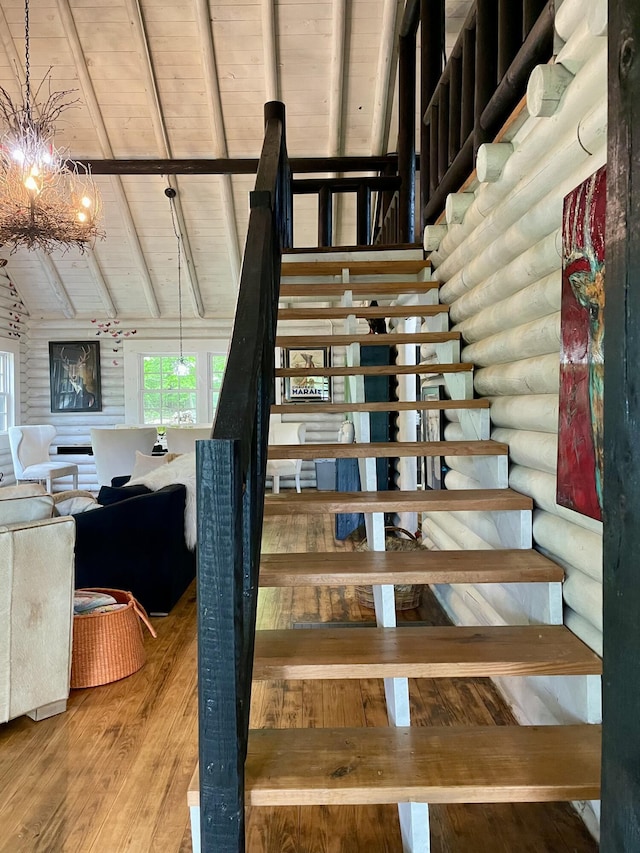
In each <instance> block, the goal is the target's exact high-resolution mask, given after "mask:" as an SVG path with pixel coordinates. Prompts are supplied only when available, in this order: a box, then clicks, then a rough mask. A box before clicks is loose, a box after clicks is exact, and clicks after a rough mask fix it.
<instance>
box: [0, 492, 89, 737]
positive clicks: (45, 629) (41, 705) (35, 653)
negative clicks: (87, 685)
mask: <svg viewBox="0 0 640 853" xmlns="http://www.w3.org/2000/svg"><path fill="white" fill-rule="evenodd" d="M53 506H54V500H53V497H52V496H51V495H48V494H46V492H45V491H44V489H43V488H42V487H41V486H14V487H5V488H0V723H3V722H6V721H7V720H11V719H13V718H15V717H20V716H22V715H23V714H27V715H28V716H29V717H31V718H32V719H34V720H41V719H44V718H46V717H50V716H52V715H53V714H59V713H61V712H62V711H64V710H65V708H66V704H67V699H68V696H69V682H70V672H71V635H72V625H73V587H74V558H73V550H74V543H75V522H74V520H73V519H72V518H70V517H68V516H67V517H58V518H53V517H52V513H53Z"/></svg>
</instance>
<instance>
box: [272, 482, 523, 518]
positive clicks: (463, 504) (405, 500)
mask: <svg viewBox="0 0 640 853" xmlns="http://www.w3.org/2000/svg"><path fill="white" fill-rule="evenodd" d="M531 509H533V501H532V500H531V498H529V497H526V495H521V494H519V493H518V492H515V491H513V490H512V489H460V490H456V491H454V490H447V489H444V490H433V491H411V492H409V491H407V492H402V491H388V492H329V491H327V492H321V491H313V490H311V489H305V490H303V491H302V492H301V493H297V492H293V495H288V494H282V493H281V494H279V495H267V496H266V497H265V501H264V514H265V515H266V516H273V515H289V514H291V515H307V514H311V513H341V512H438V511H443V510H445V511H450V512H456V511H460V510H464V511H473V510H480V511H488V510H494V511H496V510H499V511H504V510H531Z"/></svg>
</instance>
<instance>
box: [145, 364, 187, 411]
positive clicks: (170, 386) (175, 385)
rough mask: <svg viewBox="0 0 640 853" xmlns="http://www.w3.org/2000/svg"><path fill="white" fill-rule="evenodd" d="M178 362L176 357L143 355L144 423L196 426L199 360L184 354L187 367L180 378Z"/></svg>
mask: <svg viewBox="0 0 640 853" xmlns="http://www.w3.org/2000/svg"><path fill="white" fill-rule="evenodd" d="M178 362H179V359H178V357H177V356H175V355H155V356H143V359H142V408H143V422H144V423H154V424H171V423H195V421H196V384H197V377H196V357H195V356H194V355H185V356H184V357H183V362H184V364H185V365H186V367H187V368H188V372H187V374H186V375H185V376H181V375H178V374H177V373H176V368H177V366H178Z"/></svg>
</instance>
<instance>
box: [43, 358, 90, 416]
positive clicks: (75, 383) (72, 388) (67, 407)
mask: <svg viewBox="0 0 640 853" xmlns="http://www.w3.org/2000/svg"><path fill="white" fill-rule="evenodd" d="M49 382H50V387H51V411H52V412H100V411H102V394H101V389H100V342H99V341H50V342H49Z"/></svg>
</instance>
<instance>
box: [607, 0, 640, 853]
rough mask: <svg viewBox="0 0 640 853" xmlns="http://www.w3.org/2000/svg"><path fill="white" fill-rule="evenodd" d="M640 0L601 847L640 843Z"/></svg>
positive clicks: (618, 336) (620, 268) (619, 376)
mask: <svg viewBox="0 0 640 853" xmlns="http://www.w3.org/2000/svg"><path fill="white" fill-rule="evenodd" d="M638 91H640V5H639V4H638V0H609V153H608V164H607V183H608V191H607V244H606V308H605V329H606V336H605V342H604V343H605V382H604V387H605V418H604V426H605V477H604V743H603V774H602V782H603V788H602V838H601V845H600V849H601V851H602V853H637V851H638V850H640V663H639V661H640V371H638V362H639V360H640V158H639V156H638V155H639V154H640V101H639V100H638Z"/></svg>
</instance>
